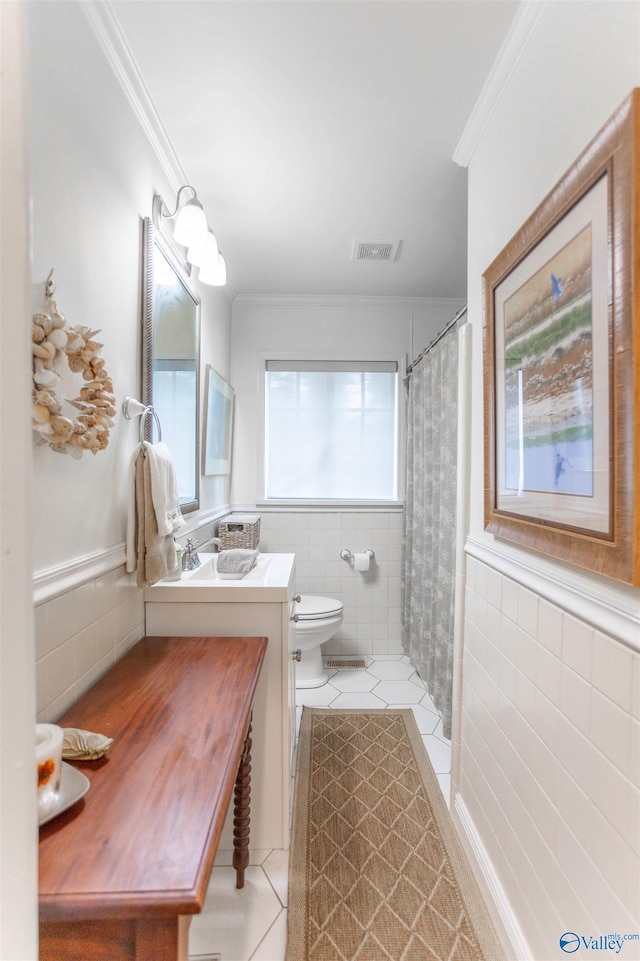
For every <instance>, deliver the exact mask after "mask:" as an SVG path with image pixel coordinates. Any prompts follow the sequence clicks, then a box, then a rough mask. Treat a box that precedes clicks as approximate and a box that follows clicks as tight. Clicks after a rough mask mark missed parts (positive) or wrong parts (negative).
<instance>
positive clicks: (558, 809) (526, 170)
mask: <svg viewBox="0 0 640 961" xmlns="http://www.w3.org/2000/svg"><path fill="white" fill-rule="evenodd" d="M531 12H532V11H531V9H530V10H529V13H531ZM533 13H534V16H533V19H532V22H531V24H530V26H529V29H528V31H527V38H526V41H525V42H524V43H523V48H522V50H521V51H519V52H520V56H519V57H518V58H514V62H515V66H514V69H513V72H512V73H511V74H510V76H509V77H508V78H507V79H506V81H505V83H504V85H503V86H502V87H501V88H500V96H499V97H498V98H497V102H495V103H494V104H493V105H492V106H493V107H494V109H493V112H491V111H488V117H489V119H488V122H487V124H486V126H485V128H484V130H483V132H482V134H481V137H480V140H479V142H478V144H477V146H476V149H475V152H474V153H473V155H472V157H471V160H470V163H469V252H468V265H469V290H468V300H469V319H470V322H471V323H472V324H473V326H474V328H475V331H474V337H473V345H474V356H473V396H474V398H475V399H476V401H477V402H476V403H474V405H473V411H472V437H473V448H472V467H471V491H472V496H471V525H470V539H469V541H468V550H469V552H470V553H471V555H472V557H473V560H471V561H470V576H469V588H468V591H467V620H466V628H465V651H464V671H465V680H464V692H463V715H462V730H461V734H460V735H459V743H460V754H461V768H460V772H459V793H458V795H457V798H456V800H455V804H454V810H455V811H456V815H457V817H458V819H459V823H460V825H461V827H462V829H463V831H466V832H467V835H468V837H469V838H470V841H471V842H472V843H473V844H474V845H475V848H474V850H475V853H476V855H478V856H479V857H480V863H481V864H484V868H485V872H486V876H487V877H488V878H489V881H490V882H491V883H493V885H494V888H493V891H494V894H495V896H496V903H497V904H498V905H499V906H500V908H501V909H502V911H503V917H504V918H506V921H507V924H508V926H510V931H511V935H512V937H513V939H514V943H515V944H516V945H517V949H518V952H519V953H518V957H531V958H536V959H547V958H551V957H560V956H562V955H561V952H560V949H559V944H558V940H559V938H560V936H561V935H562V934H563V933H564V932H565V931H567V930H569V931H575V932H576V933H578V934H579V935H587V936H588V935H596V934H600V933H602V934H606V933H609V932H612V931H613V932H615V931H618V932H620V933H622V934H624V933H631V932H636V933H637V932H638V929H639V923H638V915H637V912H638V906H639V905H640V881H639V878H640V868H639V861H638V857H639V854H640V843H639V836H638V831H639V827H638V826H639V825H640V792H639V788H640V772H639V770H638V757H639V756H640V704H639V699H638V688H639V686H640V666H639V656H638V653H637V650H638V648H640V620H639V613H640V591H638V590H637V589H634V588H629V587H627V586H625V585H622V584H617V583H615V582H612V581H609V580H606V579H603V578H598V577H596V576H592V575H589V574H584V573H582V572H580V571H579V570H578V569H576V568H571V567H570V566H569V565H565V564H559V563H555V562H553V561H550V560H546V559H544V558H543V557H541V556H539V555H536V554H534V553H531V552H527V551H524V550H518V549H515V548H511V547H510V546H509V545H507V544H506V543H505V542H501V541H499V540H497V539H494V538H493V537H492V536H490V535H488V534H485V532H484V530H483V491H484V476H483V441H482V438H483V420H482V416H483V411H482V404H481V403H480V402H479V401H480V398H481V397H482V346H481V341H482V337H481V331H482V296H481V276H482V273H483V271H484V270H486V268H487V267H488V266H489V264H490V263H491V262H492V261H493V259H494V258H495V257H496V256H497V254H498V253H499V252H500V250H501V249H502V248H503V247H504V246H505V244H506V243H507V242H508V241H509V239H510V238H511V237H512V236H513V234H515V232H516V231H517V230H518V228H519V227H520V225H521V224H522V223H523V222H524V221H525V220H526V219H527V217H528V216H529V215H530V214H531V213H532V211H533V209H534V208H535V207H536V206H537V204H538V203H539V202H540V201H541V200H542V198H543V197H544V196H545V194H546V193H547V192H548V191H549V190H550V189H551V188H552V187H553V185H554V184H555V182H556V181H557V180H558V178H559V177H560V176H561V175H562V174H563V172H564V171H565V170H566V169H567V168H568V167H569V166H570V164H571V163H572V161H573V160H574V159H575V158H576V157H577V156H578V154H579V153H580V152H581V151H582V149H583V148H584V147H585V146H586V145H587V143H588V142H589V140H590V139H591V138H592V137H593V136H594V135H595V134H596V133H597V131H598V129H599V128H600V127H601V126H602V124H603V123H604V122H605V121H606V120H607V118H608V117H609V116H610V115H611V113H612V112H613V111H614V109H615V108H616V107H617V106H618V105H619V104H620V103H621V102H622V100H623V99H624V98H625V97H626V96H627V95H628V94H629V92H630V91H631V89H632V88H633V87H634V86H637V85H638V83H639V82H640V45H639V42H640V8H639V5H638V3H636V2H630V3H618V2H600V3H591V2H582V3H567V2H555V3H548V4H537V5H536V4H534V5H533ZM634 647H635V650H634ZM454 776H455V774H454ZM588 956H589V952H588V951H583V950H582V949H581V950H580V951H579V952H578V953H576V954H574V955H573V957H576V958H579V957H580V958H581V957H588ZM635 956H637V951H635V953H634V948H633V947H630V946H625V948H624V949H623V951H622V953H621V955H620V957H635Z"/></svg>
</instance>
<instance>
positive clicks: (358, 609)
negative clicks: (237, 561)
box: [260, 510, 403, 655]
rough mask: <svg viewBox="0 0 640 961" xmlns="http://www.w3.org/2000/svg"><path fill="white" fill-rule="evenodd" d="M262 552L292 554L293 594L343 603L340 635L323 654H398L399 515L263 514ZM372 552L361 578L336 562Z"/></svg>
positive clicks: (350, 564) (349, 566)
mask: <svg viewBox="0 0 640 961" xmlns="http://www.w3.org/2000/svg"><path fill="white" fill-rule="evenodd" d="M261 517H262V520H261V526H260V550H262V551H264V552H269V553H270V552H274V553H279V552H288V553H293V554H295V555H296V590H297V591H298V593H300V594H320V595H324V596H325V597H335V598H337V599H338V600H340V601H342V603H343V604H344V620H343V623H342V627H341V629H340V631H339V633H338V634H336V636H335V637H334V638H333V639H332V640H331V641H328V642H327V643H326V644H325V645H324V647H323V651H324V653H325V654H334V655H338V654H343V655H344V654H346V655H349V654H351V655H353V654H361V655H364V654H372V655H376V654H377V655H385V654H399V655H401V654H402V653H403V652H402V641H401V627H400V578H401V564H402V517H403V515H402V511H382V510H379V511H339V510H336V511H308V512H307V511H291V512H288V511H277V512H276V511H273V512H263V513H262V515H261ZM345 548H346V549H347V550H350V551H351V552H352V553H355V552H357V551H364V550H366V549H367V548H371V550H373V552H374V554H375V559H374V560H373V561H372V562H371V566H370V569H369V570H368V571H367V572H365V573H360V572H357V571H355V570H354V568H353V562H349V561H345V560H343V559H342V558H341V557H340V551H341V550H344V549H345Z"/></svg>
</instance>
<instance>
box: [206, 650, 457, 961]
mask: <svg viewBox="0 0 640 961" xmlns="http://www.w3.org/2000/svg"><path fill="white" fill-rule="evenodd" d="M366 660H367V662H368V666H367V668H366V669H362V668H360V669H345V668H341V669H339V670H334V671H332V670H331V669H329V670H328V671H327V673H328V674H329V683H328V684H325V685H324V686H323V687H318V688H310V689H308V690H299V691H297V692H296V701H297V704H298V726H299V724H300V717H301V715H302V707H303V705H308V706H309V707H332V708H353V707H362V708H371V707H377V708H385V707H388V708H391V709H393V708H400V707H410V708H411V709H412V710H413V713H414V715H415V718H416V721H417V724H418V729H419V731H420V733H421V735H422V740H423V742H424V746H425V748H426V750H427V752H428V754H429V757H430V759H431V763H432V765H433V768H434V770H435V772H436V774H437V775H438V781H439V782H440V786H441V788H442V792H443V794H444V796H445V799H446V800H447V803H448V801H449V785H450V771H451V742H450V741H448V740H446V738H445V737H444V735H443V733H442V721H441V720H440V717H439V715H438V712H437V711H436V708H435V706H434V704H433V701H432V700H431V698H430V697H429V695H428V694H427V691H426V689H425V686H424V684H423V682H422V680H421V679H420V678H419V677H418V675H417V674H416V672H415V670H414V669H413V667H412V666H411V664H410V663H409V660H408V658H407V657H402V656H386V657H367V658H366ZM288 860H289V852H288V851H253V850H252V851H251V863H250V866H249V867H248V868H247V871H246V874H245V886H244V888H243V889H242V891H237V890H236V889H235V887H234V872H233V868H232V867H231V852H230V851H219V852H218V855H217V857H216V862H215V866H214V868H213V871H212V873H211V881H210V884H209V890H208V894H207V900H206V902H205V905H204V908H203V911H202V913H201V914H198V915H195V916H194V918H193V920H192V922H191V930H190V933H189V957H190V959H191V961H284V953H285V947H286V940H287V894H288V891H287V888H288Z"/></svg>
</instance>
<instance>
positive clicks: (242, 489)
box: [231, 297, 463, 504]
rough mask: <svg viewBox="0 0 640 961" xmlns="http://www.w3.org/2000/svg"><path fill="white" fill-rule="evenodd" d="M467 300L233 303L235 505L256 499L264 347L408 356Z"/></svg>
mask: <svg viewBox="0 0 640 961" xmlns="http://www.w3.org/2000/svg"><path fill="white" fill-rule="evenodd" d="M462 303H463V302H462V301H456V300H433V301H429V300H427V299H424V300H422V301H420V300H417V301H413V300H409V299H407V301H406V303H405V302H403V301H402V300H401V299H391V298H389V299H386V298H357V297H351V298H346V297H336V298H311V297H309V298H281V299H279V300H278V299H276V298H269V299H267V298H265V299H263V300H260V299H258V298H242V297H239V298H238V299H237V300H236V301H235V303H234V305H233V328H232V342H231V354H232V371H231V373H232V382H233V386H234V388H235V391H236V415H235V425H234V446H233V486H232V498H233V501H234V503H239V504H255V502H256V499H257V498H258V496H259V491H258V463H259V445H260V441H261V429H260V410H261V408H260V403H259V391H260V389H261V387H262V381H261V379H260V378H261V376H262V372H263V368H261V366H260V354H261V352H262V351H282V352H286V353H287V354H289V355H290V354H291V352H294V353H295V352H296V351H300V353H301V354H303V353H304V354H313V355H315V356H317V357H320V356H321V355H322V353H323V352H325V351H327V352H331V355H332V356H337V353H338V352H344V356H345V358H347V359H351V358H355V357H358V356H360V355H363V356H366V354H367V352H368V353H369V355H371V352H374V353H379V354H387V355H388V356H390V357H399V356H401V355H404V356H405V357H406V358H407V362H408V361H409V360H411V359H412V358H413V357H415V355H416V354H417V353H418V352H419V351H420V350H421V349H422V348H423V347H424V346H425V345H426V344H428V343H429V342H430V340H431V339H432V338H433V337H434V336H435V335H436V334H437V333H438V332H439V331H440V330H441V329H442V328H443V327H444V326H445V324H446V323H447V321H448V320H450V319H451V318H452V317H453V316H454V314H455V313H456V311H457V310H458V309H459V308H460V306H461V305H462Z"/></svg>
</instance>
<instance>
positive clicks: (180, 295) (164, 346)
mask: <svg viewBox="0 0 640 961" xmlns="http://www.w3.org/2000/svg"><path fill="white" fill-rule="evenodd" d="M143 251H144V263H143V274H144V288H143V301H144V302H143V362H142V399H143V402H144V403H145V404H152V405H153V407H154V410H155V411H156V413H157V415H158V418H159V420H160V424H161V427H162V440H163V442H164V443H165V444H166V445H167V447H168V448H169V450H170V451H171V455H172V457H173V461H174V464H175V468H176V475H177V478H178V491H179V495H180V507H181V509H182V512H183V513H187V512H189V511H194V510H197V509H198V507H199V481H200V471H199V460H200V450H199V430H200V423H199V408H200V392H199V372H200V299H199V297H198V296H197V295H196V293H195V292H194V291H193V290H192V289H191V287H190V285H189V283H188V279H187V276H186V274H185V272H184V269H183V268H182V267H181V265H180V262H179V260H178V259H177V258H175V257H174V256H173V254H172V252H171V250H170V248H169V247H168V246H167V245H165V244H164V243H163V240H162V237H161V236H160V235H159V234H158V233H156V232H155V231H154V229H153V224H152V223H151V220H150V219H149V218H145V220H144V224H143ZM152 430H153V418H147V422H146V431H147V436H146V439H147V440H151V439H152V438H151V431H152ZM156 439H157V438H156Z"/></svg>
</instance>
